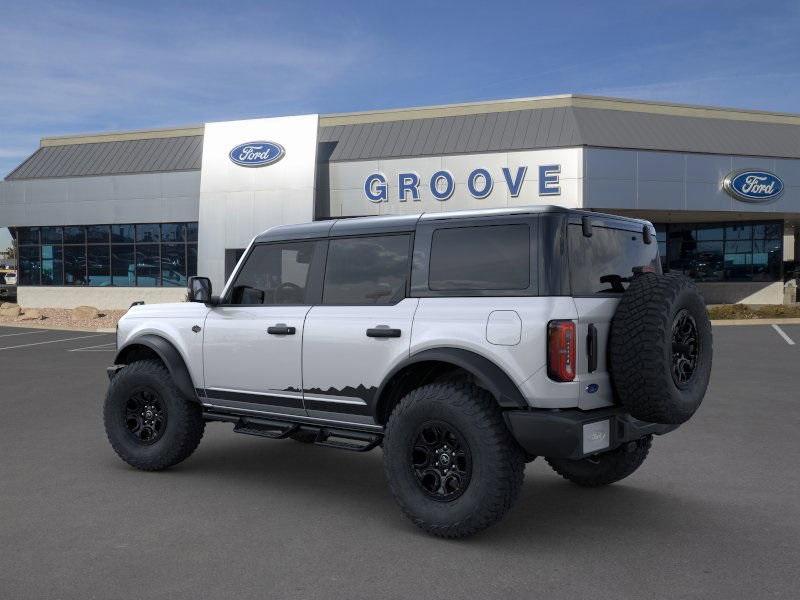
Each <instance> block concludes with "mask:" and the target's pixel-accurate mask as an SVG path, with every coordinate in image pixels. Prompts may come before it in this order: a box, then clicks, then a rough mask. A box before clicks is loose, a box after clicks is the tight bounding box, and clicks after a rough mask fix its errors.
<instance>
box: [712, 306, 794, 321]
mask: <svg viewBox="0 0 800 600" xmlns="http://www.w3.org/2000/svg"><path fill="white" fill-rule="evenodd" d="M708 315H709V317H711V319H714V320H715V319H721V320H725V319H794V318H800V304H796V305H782V304H712V305H711V306H709V307H708Z"/></svg>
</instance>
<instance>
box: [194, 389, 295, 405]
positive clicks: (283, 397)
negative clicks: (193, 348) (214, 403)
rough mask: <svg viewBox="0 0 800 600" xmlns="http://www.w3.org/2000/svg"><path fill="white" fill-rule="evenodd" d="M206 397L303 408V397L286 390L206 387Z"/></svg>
mask: <svg viewBox="0 0 800 600" xmlns="http://www.w3.org/2000/svg"><path fill="white" fill-rule="evenodd" d="M203 391H204V392H205V395H206V397H208V398H210V399H213V400H233V401H235V402H249V403H251V404H267V405H269V406H286V407H290V408H300V409H302V408H303V399H302V398H301V397H300V396H290V395H289V394H287V393H286V392H278V394H280V395H278V394H269V393H267V394H258V393H254V392H234V391H232V390H217V389H211V388H206V389H205V390H203Z"/></svg>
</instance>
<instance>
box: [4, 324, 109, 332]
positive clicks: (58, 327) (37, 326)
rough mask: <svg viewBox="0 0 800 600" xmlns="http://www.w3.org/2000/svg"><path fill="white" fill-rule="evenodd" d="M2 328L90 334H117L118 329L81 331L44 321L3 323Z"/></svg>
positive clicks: (77, 328)
mask: <svg viewBox="0 0 800 600" xmlns="http://www.w3.org/2000/svg"><path fill="white" fill-rule="evenodd" d="M0 327H19V328H21V329H50V330H52V331H88V332H89V333H116V331H117V330H116V329H110V328H107V327H106V328H99V329H81V328H79V327H68V326H67V325H49V324H44V323H43V322H42V321H29V322H22V323H3V322H0Z"/></svg>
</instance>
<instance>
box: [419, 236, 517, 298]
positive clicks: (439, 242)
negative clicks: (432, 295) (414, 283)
mask: <svg viewBox="0 0 800 600" xmlns="http://www.w3.org/2000/svg"><path fill="white" fill-rule="evenodd" d="M530 247H531V241H530V227H529V226H528V225H523V224H520V225H492V226H489V227H455V228H451V229H437V230H436V231H434V232H433V239H432V241H431V260H430V271H429V276H428V286H429V287H430V289H431V290H437V291H439V290H441V291H477V290H525V289H527V288H529V287H530V285H531V258H530V254H531V251H530Z"/></svg>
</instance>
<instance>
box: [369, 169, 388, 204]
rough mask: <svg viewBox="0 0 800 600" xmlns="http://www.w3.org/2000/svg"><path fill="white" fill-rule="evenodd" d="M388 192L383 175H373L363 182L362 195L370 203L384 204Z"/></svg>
mask: <svg viewBox="0 0 800 600" xmlns="http://www.w3.org/2000/svg"><path fill="white" fill-rule="evenodd" d="M388 190H389V188H387V187H386V177H384V176H383V173H373V174H372V175H370V176H369V177H367V179H366V181H364V195H365V196H366V197H367V199H368V200H369V201H370V202H386V201H387V200H388V199H389V191H388Z"/></svg>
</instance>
